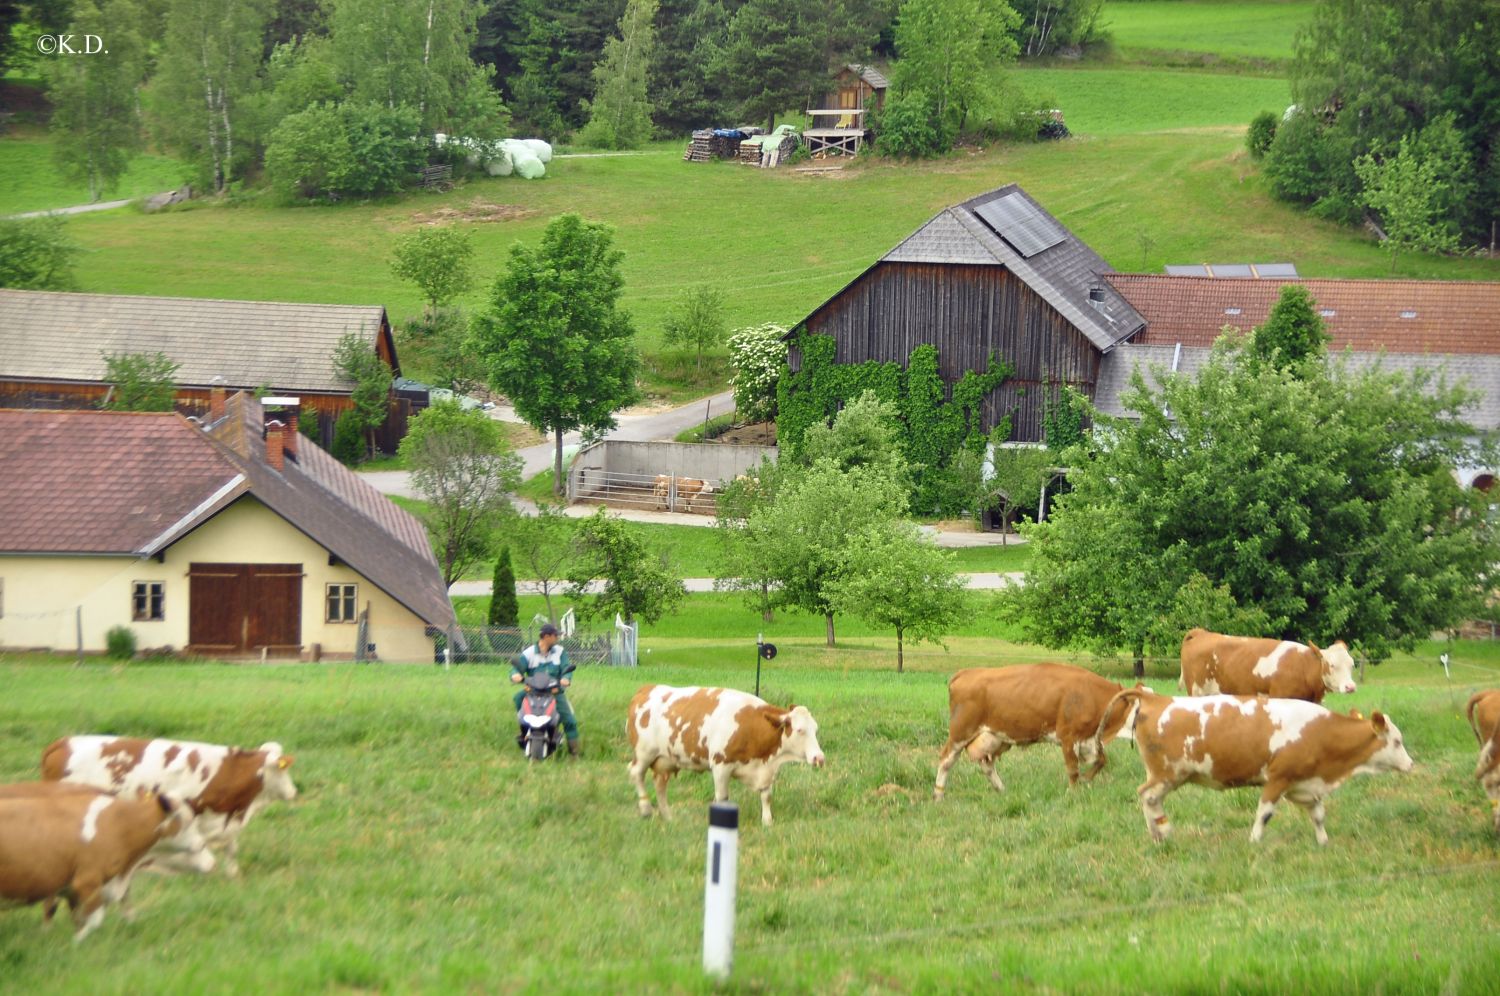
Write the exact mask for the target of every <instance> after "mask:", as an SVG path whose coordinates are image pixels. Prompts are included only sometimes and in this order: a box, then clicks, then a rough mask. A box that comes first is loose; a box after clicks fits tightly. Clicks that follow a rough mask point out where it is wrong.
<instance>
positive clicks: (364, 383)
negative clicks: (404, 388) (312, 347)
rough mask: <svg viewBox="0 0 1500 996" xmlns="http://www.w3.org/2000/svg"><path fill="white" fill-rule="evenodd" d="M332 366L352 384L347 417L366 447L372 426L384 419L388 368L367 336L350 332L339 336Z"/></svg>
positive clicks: (371, 440) (388, 393) (369, 444)
mask: <svg viewBox="0 0 1500 996" xmlns="http://www.w3.org/2000/svg"><path fill="white" fill-rule="evenodd" d="M333 367H334V369H335V370H336V371H337V372H338V374H339V376H340V377H342V378H344V380H346V381H349V382H350V383H351V384H352V385H353V392H352V396H351V399H350V400H352V401H353V402H354V407H353V408H352V409H350V410H349V413H348V414H349V417H350V418H352V419H353V420H354V424H355V426H356V427H357V428H358V429H359V432H360V435H361V436H363V437H364V439H365V446H366V451H367V452H368V451H369V450H370V449H371V448H372V447H373V446H374V436H373V433H374V431H375V428H376V427H377V426H378V425H380V423H382V422H384V421H385V419H386V410H387V406H388V405H389V404H390V398H391V382H392V379H393V378H392V376H391V368H390V367H388V366H386V365H385V361H384V360H382V359H381V358H380V357H379V356H377V355H376V354H375V347H374V346H372V345H371V344H370V340H369V338H368V337H367V336H365V335H363V334H361V333H358V332H349V333H346V334H345V335H344V337H343V338H341V339H340V340H339V344H338V347H337V348H336V349H335V350H334V354H333Z"/></svg>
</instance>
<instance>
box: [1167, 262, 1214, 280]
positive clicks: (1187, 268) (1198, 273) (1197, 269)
mask: <svg viewBox="0 0 1500 996" xmlns="http://www.w3.org/2000/svg"><path fill="white" fill-rule="evenodd" d="M1167 276H1169V277H1206V276H1208V267H1206V266H1204V265H1203V264H1202V263H1168V264H1167Z"/></svg>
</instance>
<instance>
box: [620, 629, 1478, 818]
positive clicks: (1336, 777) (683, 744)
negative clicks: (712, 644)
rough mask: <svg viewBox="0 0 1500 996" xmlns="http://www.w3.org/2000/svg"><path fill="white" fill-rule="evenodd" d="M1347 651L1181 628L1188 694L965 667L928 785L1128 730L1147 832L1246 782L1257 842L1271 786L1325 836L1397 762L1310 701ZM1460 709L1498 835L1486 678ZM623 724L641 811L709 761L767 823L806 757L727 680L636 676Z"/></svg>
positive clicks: (952, 686) (953, 686) (1338, 685)
mask: <svg viewBox="0 0 1500 996" xmlns="http://www.w3.org/2000/svg"><path fill="white" fill-rule="evenodd" d="M1353 668H1354V661H1353V658H1352V657H1351V656H1350V654H1349V650H1348V648H1347V647H1346V646H1345V645H1344V644H1343V643H1335V644H1334V645H1333V646H1332V647H1329V648H1327V649H1319V648H1318V647H1316V646H1307V645H1304V644H1301V643H1294V642H1292V641H1289V640H1274V639H1256V638H1250V637H1238V636H1224V635H1221V634H1218V633H1210V632H1207V631H1206V630H1202V629H1194V630H1192V631H1191V632H1189V633H1188V634H1187V636H1186V637H1185V638H1184V639H1183V642H1182V678H1181V681H1180V684H1181V686H1182V687H1183V688H1184V689H1185V690H1186V691H1187V692H1188V695H1187V696H1178V697H1173V696H1169V695H1160V694H1158V693H1156V692H1154V691H1152V690H1151V689H1149V688H1147V687H1146V686H1145V685H1137V686H1136V687H1134V688H1125V687H1123V686H1121V685H1118V684H1116V683H1115V682H1113V681H1110V680H1109V679H1107V678H1103V677H1101V676H1099V675H1097V674H1095V673H1094V672H1092V671H1089V670H1086V669H1084V668H1081V667H1074V666H1072V665H1067V664H1021V665H1016V666H1014V667H1000V668H970V669H967V670H964V671H960V672H958V673H957V674H955V675H954V676H953V678H952V679H951V680H950V681H949V682H948V742H947V743H946V744H945V745H944V746H943V749H942V753H941V755H940V757H939V759H938V767H937V780H936V783H935V785H934V788H933V794H934V796H935V797H936V798H937V799H942V798H943V794H944V792H945V790H946V788H947V783H948V772H949V770H950V769H951V768H952V767H953V765H954V763H955V762H957V760H958V758H959V756H960V755H961V754H964V753H967V754H968V755H969V757H971V758H973V759H974V761H975V762H977V763H978V764H979V766H980V768H981V769H983V771H984V773H985V775H986V776H987V777H988V778H989V781H990V783H991V784H992V785H993V786H994V787H995V788H996V789H999V790H1003V789H1004V788H1005V785H1004V783H1003V782H1002V781H1001V779H1000V776H999V774H998V773H996V771H995V762H996V761H997V760H999V758H1000V756H1001V755H1003V754H1004V753H1005V752H1006V751H1007V750H1009V749H1010V748H1012V747H1020V746H1025V745H1028V744H1035V743H1054V744H1057V745H1058V746H1060V747H1061V748H1062V754H1063V763H1064V764H1065V765H1066V767H1067V771H1068V780H1069V782H1070V783H1077V781H1078V780H1079V777H1080V774H1079V766H1080V764H1083V765H1087V766H1088V768H1087V771H1086V772H1085V773H1084V774H1083V777H1084V778H1085V780H1087V779H1091V778H1093V776H1094V775H1096V774H1098V772H1099V771H1100V770H1101V769H1103V767H1104V766H1105V763H1106V762H1107V760H1108V758H1107V756H1106V754H1105V750H1104V747H1105V744H1107V743H1108V742H1109V741H1110V740H1112V739H1114V738H1115V737H1117V736H1122V737H1125V738H1127V739H1130V740H1133V741H1134V742H1135V745H1136V749H1137V751H1138V752H1139V754H1140V756H1141V762H1142V764H1143V766H1144V767H1145V769H1146V781H1145V783H1144V784H1142V785H1141V787H1140V788H1139V789H1138V790H1137V793H1138V795H1139V796H1140V800H1141V812H1142V814H1143V815H1144V817H1145V820H1146V829H1147V831H1148V832H1149V833H1150V835H1151V838H1152V839H1153V840H1156V841H1161V840H1164V839H1165V838H1166V836H1167V834H1168V832H1169V831H1170V822H1169V821H1168V819H1167V815H1166V812H1165V810H1164V809H1163V808H1162V801H1163V800H1164V799H1165V798H1166V796H1167V795H1168V794H1169V793H1171V792H1172V791H1174V790H1175V789H1177V788H1179V787H1181V786H1182V785H1185V784H1188V783H1190V782H1191V783H1194V784H1197V785H1203V786H1206V787H1208V788H1214V789H1228V788H1240V787H1244V786H1250V785H1259V786H1262V788H1261V797H1260V806H1259V807H1258V808H1257V810H1256V813H1255V821H1254V823H1253V824H1252V826H1251V830H1250V839H1251V840H1257V841H1258V840H1260V838H1261V835H1262V833H1263V832H1264V831H1265V826H1266V824H1267V823H1269V822H1270V821H1271V817H1272V815H1273V814H1274V813H1275V810H1276V805H1277V803H1278V802H1280V801H1281V800H1282V799H1283V798H1285V799H1289V800H1291V801H1292V802H1293V803H1295V804H1296V805H1298V806H1301V807H1302V808H1303V809H1305V810H1306V811H1307V814H1308V816H1309V817H1310V818H1311V819H1312V822H1313V830H1314V833H1315V834H1316V836H1317V840H1318V843H1319V844H1326V843H1327V842H1328V833H1327V831H1326V829H1325V828H1324V810H1323V800H1324V799H1325V798H1326V797H1327V796H1328V794H1329V793H1330V792H1332V791H1333V790H1334V789H1335V788H1337V787H1338V786H1339V785H1341V784H1342V783H1343V782H1345V781H1346V780H1348V779H1349V778H1350V777H1351V776H1352V775H1358V774H1374V773H1377V772H1381V771H1410V770H1411V768H1412V764H1413V762H1412V759H1411V755H1410V754H1408V753H1407V752H1406V747H1405V744H1404V743H1403V741H1402V738H1401V731H1400V730H1399V729H1398V728H1397V727H1396V724H1395V723H1393V722H1392V721H1391V720H1390V719H1389V718H1388V717H1387V716H1385V715H1383V714H1382V713H1380V712H1376V713H1374V714H1373V715H1372V716H1370V717H1369V718H1368V719H1367V718H1365V717H1364V716H1361V715H1360V714H1359V713H1358V712H1357V711H1352V712H1351V713H1350V714H1349V715H1347V716H1346V715H1341V714H1339V713H1335V712H1333V711H1331V710H1329V709H1326V708H1324V707H1323V705H1322V701H1323V696H1324V694H1325V693H1327V692H1341V693H1349V692H1353V691H1354V690H1355V686H1354V678H1353ZM1468 712H1469V722H1470V725H1471V726H1472V727H1473V730H1474V735H1475V736H1476V737H1477V738H1478V739H1479V742H1480V745H1481V749H1480V754H1479V765H1478V768H1477V770H1476V772H1475V774H1476V777H1477V778H1478V779H1479V781H1480V783H1481V784H1482V785H1483V787H1484V790H1485V792H1486V794H1487V795H1488V796H1489V798H1490V800H1491V803H1492V804H1493V805H1494V807H1495V830H1496V832H1497V833H1500V690H1496V691H1489V692H1480V693H1478V694H1476V695H1475V696H1474V697H1473V698H1472V699H1471V700H1470V701H1469V708H1468ZM626 723H627V728H626V732H627V736H628V738H629V740H630V746H631V750H632V751H633V753H634V757H633V759H632V761H631V763H630V768H629V771H630V781H631V784H632V786H634V788H635V792H636V799H637V803H638V805H639V807H640V813H641V815H642V816H650V815H651V813H652V806H651V800H650V797H649V796H648V795H647V792H646V782H645V775H646V772H647V771H648V770H649V771H651V772H652V773H653V775H654V777H655V782H656V808H657V809H658V810H659V811H660V813H661V815H662V816H663V817H670V815H671V812H670V809H669V808H668V805H667V784H668V782H669V781H670V780H671V778H672V776H673V775H674V774H675V773H676V772H678V771H708V772H710V773H711V774H712V776H713V782H714V798H715V799H716V800H720V801H722V800H725V799H728V797H729V782H730V780H731V779H739V780H741V781H743V782H746V783H748V784H749V785H751V786H752V787H754V788H755V789H756V790H757V791H758V792H759V793H760V797H761V822H762V823H764V824H765V825H766V826H770V825H771V791H772V788H773V787H774V784H775V781H776V774H777V772H778V771H779V770H780V768H781V767H782V766H784V765H786V764H789V763H794V762H802V763H808V764H812V765H814V766H815V767H821V766H822V765H823V763H824V757H823V749H822V747H821V746H819V744H818V724H817V721H816V720H814V719H813V717H812V714H811V713H810V712H808V710H807V709H806V708H805V707H803V706H792V707H791V708H788V709H782V708H778V707H776V706H773V705H769V704H767V703H766V702H763V701H762V700H760V699H758V698H756V697H755V696H753V695H749V694H747V693H745V692H739V691H734V690H733V689H727V688H696V687H695V688H672V687H669V686H666V685H647V686H646V687H644V688H642V689H641V690H640V691H638V692H637V693H636V695H635V698H633V699H632V700H631V702H630V708H629V712H628V718H627V720H626Z"/></svg>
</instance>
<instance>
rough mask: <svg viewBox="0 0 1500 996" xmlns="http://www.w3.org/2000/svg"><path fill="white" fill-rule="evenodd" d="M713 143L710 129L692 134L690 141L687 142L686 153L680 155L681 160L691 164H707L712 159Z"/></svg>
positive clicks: (713, 139) (712, 134)
mask: <svg viewBox="0 0 1500 996" xmlns="http://www.w3.org/2000/svg"><path fill="white" fill-rule="evenodd" d="M715 141H716V139H715V138H714V133H713V129H711V128H704V129H702V130H701V131H695V132H693V138H692V141H690V142H688V147H687V151H686V152H684V153H683V154H682V158H683V159H685V160H687V161H688V162H693V163H706V162H708V161H709V160H710V159H712V158H713V157H714V142H715Z"/></svg>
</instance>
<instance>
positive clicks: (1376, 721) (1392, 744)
mask: <svg viewBox="0 0 1500 996" xmlns="http://www.w3.org/2000/svg"><path fill="white" fill-rule="evenodd" d="M1122 711H1124V712H1128V713H1130V714H1131V715H1132V718H1131V721H1130V723H1131V727H1132V729H1133V731H1134V736H1135V745H1136V749H1137V750H1138V751H1139V752H1140V755H1141V763H1142V764H1143V765H1144V766H1145V768H1146V781H1145V782H1144V783H1143V784H1142V785H1141V787H1140V788H1139V789H1137V794H1139V795H1140V798H1141V812H1142V814H1143V815H1144V816H1145V818H1146V829H1147V830H1148V831H1149V832H1150V834H1151V839H1152V840H1155V841H1162V840H1165V839H1166V836H1167V834H1168V832H1169V831H1170V829H1171V826H1170V824H1169V823H1168V821H1167V814H1166V810H1165V809H1163V808H1162V800H1164V799H1165V798H1166V797H1167V794H1168V793H1170V792H1172V791H1173V790H1174V789H1176V788H1177V787H1179V786H1181V785H1184V784H1187V783H1188V782H1192V783H1194V784H1197V785H1203V786H1206V787H1208V788H1213V789H1228V788H1240V787H1243V786H1247V785H1260V786H1262V788H1261V793H1260V806H1259V808H1257V809H1256V811H1255V822H1254V824H1253V825H1252V826H1251V829H1250V839H1251V840H1252V841H1258V840H1260V838H1261V834H1262V833H1263V832H1264V830H1265V827H1266V824H1267V823H1269V822H1271V816H1272V815H1273V814H1274V813H1275V811H1276V804H1277V803H1278V802H1280V801H1281V799H1282V798H1283V797H1285V798H1287V799H1290V800H1292V802H1294V803H1296V804H1297V805H1299V806H1301V807H1302V808H1303V809H1305V810H1306V811H1307V815H1308V816H1309V817H1311V819H1312V822H1313V830H1314V833H1315V834H1316V836H1317V839H1318V843H1319V844H1327V843H1328V831H1327V830H1325V829H1324V828H1323V817H1324V812H1323V799H1324V798H1325V797H1326V796H1327V795H1328V794H1329V793H1330V792H1332V791H1333V790H1334V789H1336V788H1338V787H1339V785H1341V784H1343V783H1344V781H1346V780H1347V779H1348V778H1349V777H1350V776H1351V775H1363V774H1375V773H1377V772H1381V771H1410V770H1411V769H1412V759H1411V755H1410V754H1408V753H1407V752H1406V748H1405V746H1403V744H1402V742H1401V731H1400V730H1398V729H1397V728H1396V724H1395V723H1393V722H1391V721H1390V720H1389V719H1387V718H1386V717H1385V716H1384V715H1382V714H1381V713H1379V712H1377V713H1375V714H1374V715H1372V716H1371V717H1370V718H1369V719H1365V718H1364V717H1363V716H1360V715H1359V714H1358V713H1352V714H1351V715H1348V716H1343V715H1340V714H1339V713H1336V712H1331V711H1329V710H1328V709H1325V708H1323V707H1322V706H1320V705H1318V704H1317V703H1315V702H1306V701H1303V700H1301V699H1272V698H1266V697H1265V696H1263V695H1255V696H1251V695H1208V696H1203V697H1199V698H1171V697H1169V696H1166V695H1158V694H1156V693H1155V692H1152V691H1150V690H1149V689H1143V688H1132V689H1127V690H1126V691H1123V692H1121V693H1120V694H1119V695H1117V696H1115V699H1114V701H1113V702H1111V703H1110V705H1109V708H1108V709H1106V710H1105V720H1106V721H1109V720H1112V718H1113V714H1114V713H1118V712H1122Z"/></svg>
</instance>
